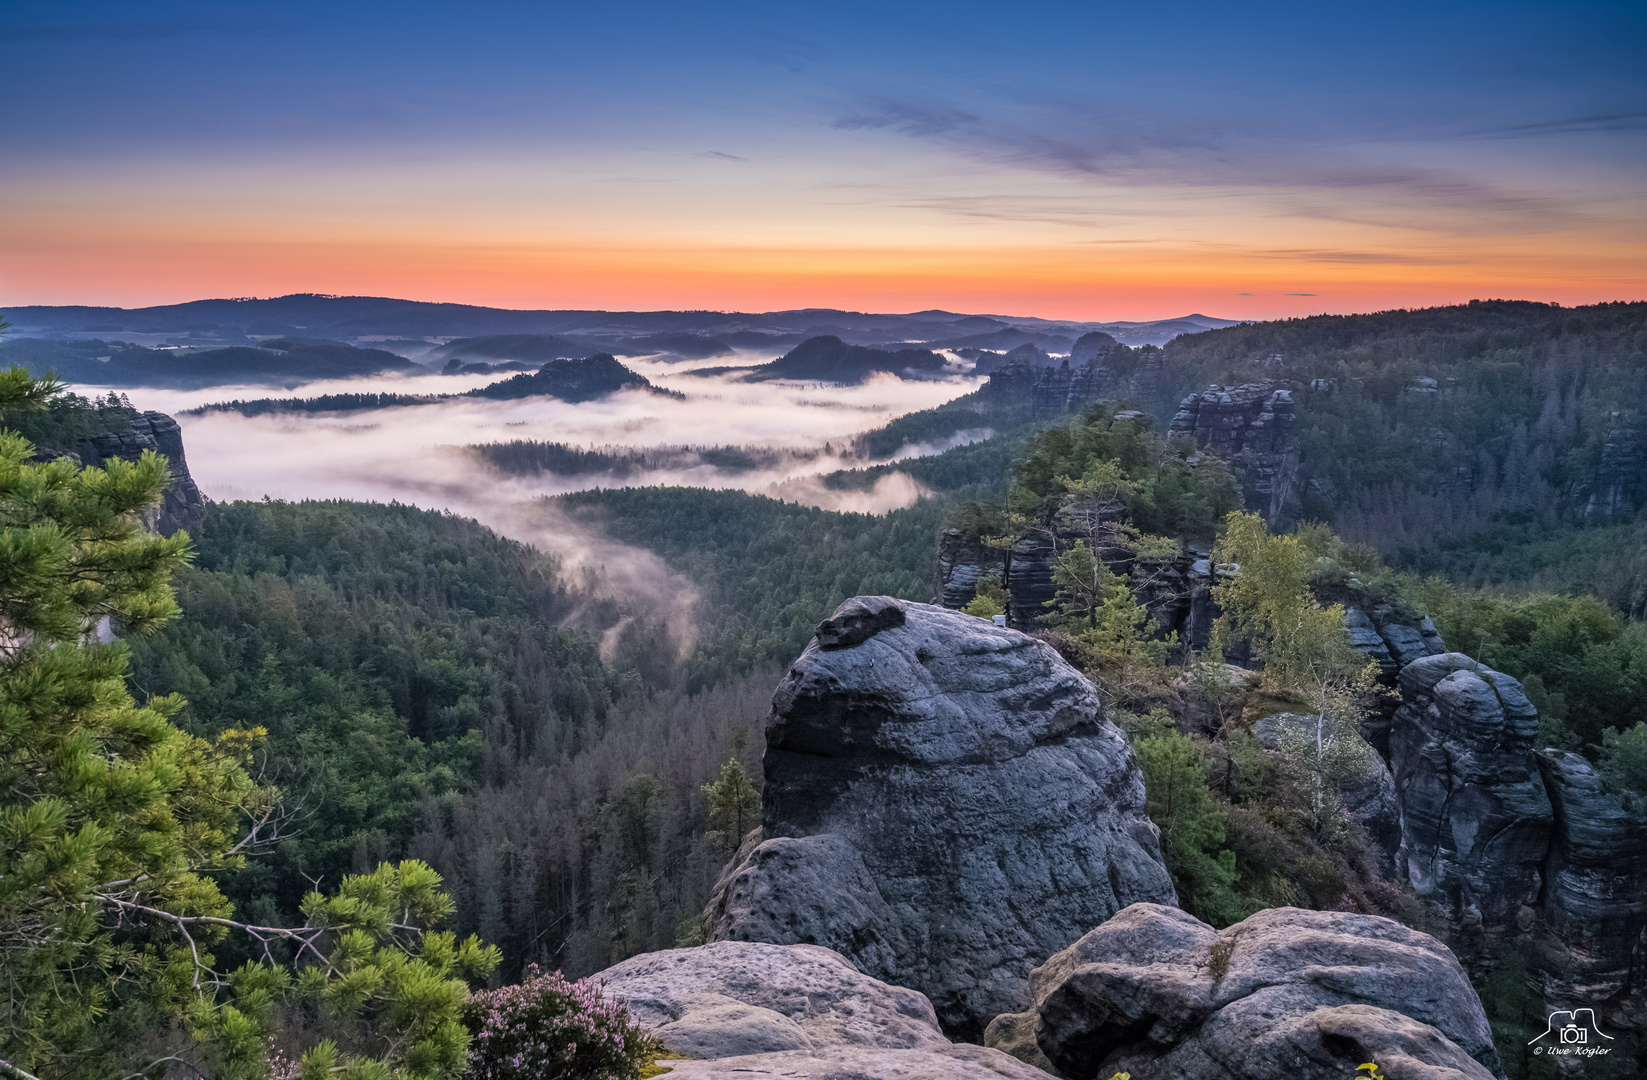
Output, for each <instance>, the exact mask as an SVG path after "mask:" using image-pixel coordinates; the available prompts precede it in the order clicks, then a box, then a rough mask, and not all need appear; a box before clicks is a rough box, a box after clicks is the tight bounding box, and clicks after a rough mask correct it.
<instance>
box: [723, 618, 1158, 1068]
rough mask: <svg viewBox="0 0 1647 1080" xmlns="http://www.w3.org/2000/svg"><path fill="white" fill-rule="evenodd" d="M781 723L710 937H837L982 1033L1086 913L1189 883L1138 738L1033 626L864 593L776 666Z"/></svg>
mask: <svg viewBox="0 0 1647 1080" xmlns="http://www.w3.org/2000/svg"><path fill="white" fill-rule="evenodd" d="M893 611H896V612H897V613H899V614H901V615H902V618H903V621H902V623H901V624H898V622H897V619H896V617H895V616H894V615H892V614H891V612H893ZM873 625H883V626H884V627H885V628H882V629H878V630H875V631H874V632H872V633H869V634H867V635H864V634H863V633H862V632H861V631H862V629H864V628H868V627H870V626H873ZM832 643H833V644H832ZM766 742H767V748H766V758H765V776H766V786H765V790H764V793H763V802H762V827H761V831H760V833H759V834H757V835H755V836H752V837H751V838H749V840H748V841H746V843H745V845H744V847H743V848H742V849H741V850H740V852H739V855H738V856H737V858H736V859H735V860H734V862H733V864H732V865H731V866H729V867H728V869H727V870H726V872H725V873H724V874H723V875H722V878H721V881H720V882H719V884H718V885H717V887H716V889H715V892H714V894H713V896H712V897H711V900H710V902H709V905H708V907H707V909H706V911H705V916H704V922H705V933H706V936H707V937H708V939H709V940H740V941H766V942H771V943H774V944H791V943H810V944H818V945H823V946H826V947H828V948H832V949H835V950H836V951H838V952H840V953H842V954H843V955H845V956H846V957H848V958H849V959H851V960H852V961H853V962H854V963H856V964H857V965H858V967H859V968H861V969H862V970H863V971H865V972H866V973H868V974H870V975H872V976H874V977H876V978H880V979H884V980H887V981H889V982H894V983H898V984H901V985H905V986H910V987H913V988H914V989H917V990H920V991H922V992H923V993H925V994H926V995H927V996H928V997H930V998H931V999H932V1002H933V1004H934V1006H935V1007H936V1009H937V1013H938V1017H939V1019H940V1021H942V1023H943V1025H944V1028H945V1030H946V1031H947V1032H949V1033H950V1034H952V1035H957V1036H960V1037H970V1038H974V1039H975V1038H977V1037H978V1036H979V1035H981V1034H982V1032H983V1028H984V1025H985V1024H986V1023H988V1021H989V1020H990V1019H991V1018H992V1017H994V1016H995V1015H997V1014H999V1013H1003V1012H1012V1011H1017V1010H1019V1009H1021V1008H1023V1006H1024V1005H1025V1003H1026V1002H1027V1000H1028V999H1027V986H1028V984H1027V979H1028V975H1029V971H1030V968H1031V967H1033V966H1034V965H1035V964H1037V963H1039V962H1040V961H1041V960H1043V959H1045V958H1046V957H1047V956H1049V955H1051V954H1052V953H1053V952H1054V951H1056V950H1058V949H1060V948H1063V947H1064V946H1066V945H1068V944H1069V943H1070V942H1071V941H1074V940H1075V939H1076V938H1077V937H1079V936H1080V935H1081V934H1082V933H1083V932H1085V930H1086V929H1087V928H1089V927H1091V926H1093V925H1094V924H1096V923H1098V922H1101V921H1103V920H1104V919H1105V918H1108V917H1109V916H1110V915H1111V914H1113V913H1114V912H1116V911H1118V910H1120V909H1121V908H1122V907H1125V906H1126V905H1128V904H1131V903H1135V902H1139V901H1162V902H1167V903H1172V902H1175V894H1174V892H1173V888H1172V883H1171V880H1170V878H1169V877H1168V875H1167V873H1166V870H1165V867H1164V866H1163V865H1162V861H1161V855H1160V847H1159V838H1158V833H1157V831H1156V829H1155V826H1154V825H1153V824H1151V823H1150V821H1149V819H1148V818H1147V816H1146V815H1145V813H1144V789H1143V778H1142V775H1141V774H1140V772H1139V770H1138V766H1137V764H1136V762H1135V761H1134V759H1133V756H1132V751H1131V748H1130V747H1129V745H1128V744H1127V741H1126V738H1125V736H1124V735H1123V734H1122V733H1121V732H1120V731H1119V730H1118V729H1117V728H1116V727H1115V726H1114V725H1112V724H1110V723H1109V722H1108V721H1107V720H1106V719H1105V717H1104V714H1103V710H1102V707H1101V705H1100V703H1099V699H1098V695H1097V691H1096V690H1095V689H1094V687H1093V686H1092V684H1091V683H1089V682H1088V681H1087V680H1086V679H1085V678H1083V677H1082V676H1081V674H1080V673H1079V672H1077V671H1075V670H1074V669H1073V668H1072V667H1070V666H1069V664H1067V663H1066V662H1065V661H1064V660H1063V659H1062V658H1061V657H1060V656H1059V655H1058V653H1057V652H1056V651H1055V650H1053V649H1052V648H1051V647H1050V646H1048V645H1046V644H1045V643H1043V642H1040V641H1037V640H1035V639H1033V638H1030V637H1027V636H1025V635H1023V634H1020V633H1017V632H1016V631H1012V630H1007V629H1000V628H997V627H994V626H992V625H990V624H989V623H987V622H985V621H983V620H981V619H975V618H972V617H971V616H967V615H962V614H959V613H958V612H954V611H949V610H947V609H944V608H940V607H934V606H930V605H926V604H911V603H903V602H900V601H896V600H892V599H890V598H887V597H860V598H857V599H856V600H853V601H848V602H847V604H845V605H842V608H841V609H840V610H839V611H838V612H837V614H836V616H835V617H832V618H831V619H830V620H828V621H826V622H825V623H824V624H823V625H822V626H821V627H820V628H819V635H818V638H817V639H815V640H814V641H813V642H812V644H811V645H809V646H808V647H807V649H806V651H805V653H803V654H802V655H801V657H800V659H799V660H797V661H796V663H795V665H794V667H793V668H792V669H791V670H790V672H789V674H788V675H787V676H786V677H785V678H784V680H783V682H782V683H781V684H780V685H779V687H778V691H777V694H776V696H775V697H774V699H773V709H772V715H771V716H770V718H769V719H768V721H767V727H766Z"/></svg>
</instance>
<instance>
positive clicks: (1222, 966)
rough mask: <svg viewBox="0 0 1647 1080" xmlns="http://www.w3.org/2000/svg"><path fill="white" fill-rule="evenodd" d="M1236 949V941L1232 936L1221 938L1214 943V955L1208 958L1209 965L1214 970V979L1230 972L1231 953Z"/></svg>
mask: <svg viewBox="0 0 1647 1080" xmlns="http://www.w3.org/2000/svg"><path fill="white" fill-rule="evenodd" d="M1234 951H1235V941H1234V940H1233V939H1231V938H1219V939H1218V940H1217V941H1215V942H1213V943H1212V955H1211V956H1210V957H1208V958H1207V967H1208V969H1210V970H1211V971H1212V977H1213V980H1214V981H1217V980H1219V979H1222V978H1223V977H1224V976H1225V975H1228V974H1229V973H1230V953H1232V952H1234Z"/></svg>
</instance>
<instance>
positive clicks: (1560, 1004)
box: [1538, 750, 1647, 1056]
mask: <svg viewBox="0 0 1647 1080" xmlns="http://www.w3.org/2000/svg"><path fill="white" fill-rule="evenodd" d="M1538 765H1539V769H1540V771H1541V772H1542V774H1543V777H1544V784H1545V789H1546V790H1547V791H1548V792H1549V794H1550V802H1551V804H1552V806H1553V807H1554V809H1555V828H1554V831H1553V835H1552V837H1551V841H1552V842H1551V845H1550V854H1549V858H1548V859H1547V860H1546V862H1545V864H1544V881H1545V887H1544V897H1543V899H1544V906H1543V910H1542V913H1541V914H1542V917H1543V923H1544V926H1545V928H1546V930H1547V932H1548V934H1549V935H1550V937H1551V938H1553V942H1551V943H1552V944H1554V945H1556V946H1557V947H1555V948H1550V949H1546V950H1544V956H1543V962H1542V964H1541V965H1540V966H1541V967H1542V968H1543V972H1544V982H1545V986H1544V993H1545V997H1546V999H1547V1000H1548V1001H1549V1003H1550V1008H1551V1010H1552V1011H1553V1010H1554V1009H1556V1008H1563V1009H1574V1008H1581V1007H1589V1008H1594V1009H1595V1010H1596V1011H1597V1013H1598V1015H1600V1016H1601V1017H1602V1018H1603V1020H1604V1021H1605V1023H1604V1024H1603V1028H1602V1029H1603V1030H1604V1031H1608V1032H1610V1033H1613V1034H1614V1035H1615V1036H1621V1035H1622V1036H1629V1037H1628V1038H1626V1039H1625V1040H1624V1041H1625V1043H1627V1044H1629V1045H1628V1046H1620V1047H1619V1048H1618V1049H1619V1050H1620V1051H1621V1052H1622V1053H1621V1056H1627V1055H1628V1053H1629V1052H1630V1051H1631V1050H1632V1049H1633V1050H1634V1051H1635V1052H1637V1053H1639V1052H1640V1049H1641V1046H1640V1043H1641V1038H1642V1033H1643V1032H1644V1030H1647V987H1644V986H1643V979H1642V970H1641V967H1642V958H1643V957H1647V807H1644V806H1643V805H1642V800H1641V799H1640V798H1638V797H1635V796H1628V795H1624V794H1621V793H1617V792H1611V791H1607V790H1606V789H1605V788H1604V787H1603V786H1602V783H1601V777H1600V775H1599V774H1598V773H1597V772H1596V771H1595V769H1594V768H1593V767H1592V766H1591V765H1590V763H1589V762H1588V761H1586V760H1584V758H1582V757H1580V756H1579V755H1577V754H1568V753H1563V752H1561V751H1559V750H1544V751H1540V752H1539V755H1538Z"/></svg>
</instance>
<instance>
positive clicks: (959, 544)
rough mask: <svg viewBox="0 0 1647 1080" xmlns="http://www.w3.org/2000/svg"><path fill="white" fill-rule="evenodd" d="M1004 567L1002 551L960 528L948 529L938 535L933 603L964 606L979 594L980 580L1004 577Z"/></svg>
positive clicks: (957, 606) (950, 606)
mask: <svg viewBox="0 0 1647 1080" xmlns="http://www.w3.org/2000/svg"><path fill="white" fill-rule="evenodd" d="M1004 570H1005V566H1004V565H1003V563H1002V561H1001V553H1000V552H999V551H996V550H995V549H993V548H989V547H985V546H984V544H983V542H982V541H981V540H979V539H978V538H977V537H975V536H968V535H967V534H966V533H963V532H962V531H961V530H960V529H948V530H945V532H944V534H943V536H941V537H939V539H938V595H937V597H936V598H935V599H934V600H933V603H936V604H941V605H943V606H944V607H946V608H964V607H966V606H967V605H968V604H970V603H971V602H972V600H973V598H974V597H975V596H977V595H978V584H979V582H980V581H982V580H983V579H984V578H986V577H995V578H1001V579H1002V580H1003V581H1004V573H1003V572H1004Z"/></svg>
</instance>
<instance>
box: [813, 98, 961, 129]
mask: <svg viewBox="0 0 1647 1080" xmlns="http://www.w3.org/2000/svg"><path fill="white" fill-rule="evenodd" d="M982 124H983V117H981V116H978V115H977V114H975V113H969V112H967V111H966V110H964V109H958V108H956V107H954V106H953V105H945V104H942V103H938V102H923V101H907V100H899V99H897V98H889V97H873V98H870V99H869V100H868V101H866V102H865V103H864V107H863V108H862V109H861V110H860V111H858V112H856V113H853V114H852V115H849V116H843V117H841V118H840V119H839V120H836V121H835V123H834V124H833V125H831V126H832V127H834V128H835V129H836V130H837V131H858V130H861V129H863V128H890V129H892V130H893V131H896V132H898V133H900V134H903V135H910V136H914V137H920V136H924V135H942V134H945V133H947V132H952V131H959V130H962V129H965V128H978V127H980V126H981V125H982Z"/></svg>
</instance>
